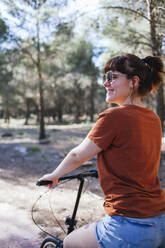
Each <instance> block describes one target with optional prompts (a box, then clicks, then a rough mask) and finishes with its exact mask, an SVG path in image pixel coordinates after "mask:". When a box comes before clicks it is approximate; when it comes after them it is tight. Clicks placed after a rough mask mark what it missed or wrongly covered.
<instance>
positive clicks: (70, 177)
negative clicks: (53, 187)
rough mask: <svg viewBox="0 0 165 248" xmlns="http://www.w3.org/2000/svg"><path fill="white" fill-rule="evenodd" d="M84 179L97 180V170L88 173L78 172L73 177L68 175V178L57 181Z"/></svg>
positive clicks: (64, 177)
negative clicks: (92, 178)
mask: <svg viewBox="0 0 165 248" xmlns="http://www.w3.org/2000/svg"><path fill="white" fill-rule="evenodd" d="M85 177H95V178H98V172H97V170H90V171H85V172H80V173H77V174H75V175H68V176H63V177H60V178H59V181H63V180H67V179H82V178H85Z"/></svg>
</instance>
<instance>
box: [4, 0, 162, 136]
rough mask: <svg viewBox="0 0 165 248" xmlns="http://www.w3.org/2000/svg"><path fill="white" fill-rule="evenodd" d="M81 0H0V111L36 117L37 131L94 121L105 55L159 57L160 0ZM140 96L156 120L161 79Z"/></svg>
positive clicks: (101, 90) (101, 99) (101, 97)
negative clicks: (151, 91) (153, 89)
mask: <svg viewBox="0 0 165 248" xmlns="http://www.w3.org/2000/svg"><path fill="white" fill-rule="evenodd" d="M81 2H83V0H82V1H78V0H77V1H76V0H1V4H0V8H1V12H0V118H1V119H4V121H5V122H10V118H17V119H20V118H21V119H24V120H25V124H26V125H28V124H31V123H34V122H35V123H37V124H38V127H39V130H40V131H39V139H45V138H46V125H48V124H50V123H51V124H52V123H53V124H59V123H66V124H67V123H72V122H76V123H79V122H81V121H84V122H87V121H90V122H93V121H94V120H95V118H96V115H97V114H98V113H99V112H100V111H102V110H103V109H105V108H106V107H107V106H108V105H107V104H106V103H105V101H104V98H105V90H104V88H103V86H102V74H103V66H104V63H105V62H106V61H107V59H109V57H111V56H114V55H119V54H122V53H134V54H136V55H138V56H140V57H141V58H143V57H145V56H147V55H156V56H160V57H161V58H162V59H163V61H165V0H136V1H135V0H125V1H122V0H119V1H114V0H100V1H91V3H92V4H90V8H89V7H88V4H86V7H85V5H84V6H83V5H82V4H80V3H81ZM85 2H86V3H87V1H85ZM95 3H96V4H95ZM82 6H83V7H82ZM144 101H145V102H146V104H147V105H148V106H149V107H150V108H152V109H153V110H155V111H156V112H157V113H158V115H159V116H160V118H161V121H162V126H163V123H164V121H165V102H164V85H162V86H161V88H160V89H159V91H158V92H157V94H156V97H153V96H152V95H150V96H149V97H147V98H146V99H144ZM106 105H107V106H106Z"/></svg>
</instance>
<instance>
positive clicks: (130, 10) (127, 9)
mask: <svg viewBox="0 0 165 248" xmlns="http://www.w3.org/2000/svg"><path fill="white" fill-rule="evenodd" d="M100 9H120V10H124V11H129V12H132V13H134V14H136V15H139V16H141V17H143V18H144V19H146V20H147V21H149V22H150V19H149V18H148V17H147V16H145V15H143V14H142V13H140V12H138V11H136V10H134V9H130V8H126V7H122V6H105V7H100Z"/></svg>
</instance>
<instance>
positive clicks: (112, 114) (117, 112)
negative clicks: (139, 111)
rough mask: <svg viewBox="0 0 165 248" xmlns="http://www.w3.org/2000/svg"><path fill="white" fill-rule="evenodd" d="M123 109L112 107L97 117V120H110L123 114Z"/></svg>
mask: <svg viewBox="0 0 165 248" xmlns="http://www.w3.org/2000/svg"><path fill="white" fill-rule="evenodd" d="M123 110H124V107H112V108H108V109H106V110H104V111H103V112H101V113H100V114H99V115H98V119H100V118H112V117H117V116H120V114H122V113H124V111H123Z"/></svg>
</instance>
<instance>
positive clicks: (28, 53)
mask: <svg viewBox="0 0 165 248" xmlns="http://www.w3.org/2000/svg"><path fill="white" fill-rule="evenodd" d="M21 50H22V52H24V53H25V54H27V55H29V57H30V58H31V60H32V62H33V64H34V65H36V66H38V64H37V61H36V60H35V59H34V58H33V55H32V54H31V52H29V51H28V50H27V49H26V48H22V49H21Z"/></svg>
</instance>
